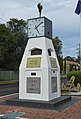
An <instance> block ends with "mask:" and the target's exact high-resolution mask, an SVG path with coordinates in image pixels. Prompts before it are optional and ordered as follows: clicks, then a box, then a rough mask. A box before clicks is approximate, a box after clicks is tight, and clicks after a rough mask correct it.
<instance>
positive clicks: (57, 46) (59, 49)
mask: <svg viewBox="0 0 81 119" xmlns="http://www.w3.org/2000/svg"><path fill="white" fill-rule="evenodd" d="M52 42H53V45H54V48H55V51H56V55H57V58H58V61H59V64H60V70H61V72H62V69H63V56H62V41H61V40H60V39H59V37H55V38H54V39H52Z"/></svg>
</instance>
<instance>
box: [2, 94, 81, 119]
mask: <svg viewBox="0 0 81 119" xmlns="http://www.w3.org/2000/svg"><path fill="white" fill-rule="evenodd" d="M15 96H17V95H13V96H7V97H5V98H1V99H0V102H3V101H5V100H6V99H10V98H14V97H15ZM11 111H20V112H25V115H24V116H23V117H25V118H30V119H81V100H80V101H78V102H77V103H75V104H73V105H72V106H70V107H69V108H67V109H65V110H63V111H61V112H57V111H54V110H42V109H34V108H24V107H16V106H5V105H0V113H1V114H4V113H9V112H11Z"/></svg>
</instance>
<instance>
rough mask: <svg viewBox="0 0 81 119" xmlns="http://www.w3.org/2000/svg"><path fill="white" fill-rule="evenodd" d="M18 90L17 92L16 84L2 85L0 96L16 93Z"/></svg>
mask: <svg viewBox="0 0 81 119" xmlns="http://www.w3.org/2000/svg"><path fill="white" fill-rule="evenodd" d="M18 90H19V89H18V84H12V85H2V86H0V96H4V95H8V94H12V93H17V92H18Z"/></svg>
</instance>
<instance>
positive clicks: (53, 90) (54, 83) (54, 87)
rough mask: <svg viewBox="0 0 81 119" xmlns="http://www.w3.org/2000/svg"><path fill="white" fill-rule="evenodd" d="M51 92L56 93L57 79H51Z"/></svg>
mask: <svg viewBox="0 0 81 119" xmlns="http://www.w3.org/2000/svg"><path fill="white" fill-rule="evenodd" d="M51 92H52V93H55V92H57V77H51Z"/></svg>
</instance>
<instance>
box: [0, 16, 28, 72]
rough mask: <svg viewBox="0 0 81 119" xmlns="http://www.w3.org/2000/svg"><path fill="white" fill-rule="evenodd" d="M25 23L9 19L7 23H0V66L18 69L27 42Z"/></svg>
mask: <svg viewBox="0 0 81 119" xmlns="http://www.w3.org/2000/svg"><path fill="white" fill-rule="evenodd" d="M26 27H27V23H26V22H25V21H24V20H22V19H21V20H17V19H14V18H13V19H10V21H8V22H7V25H5V24H1V25H0V68H1V69H4V70H18V68H19V65H20V61H21V57H22V54H23V52H24V49H25V46H26V43H27V31H26Z"/></svg>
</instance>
